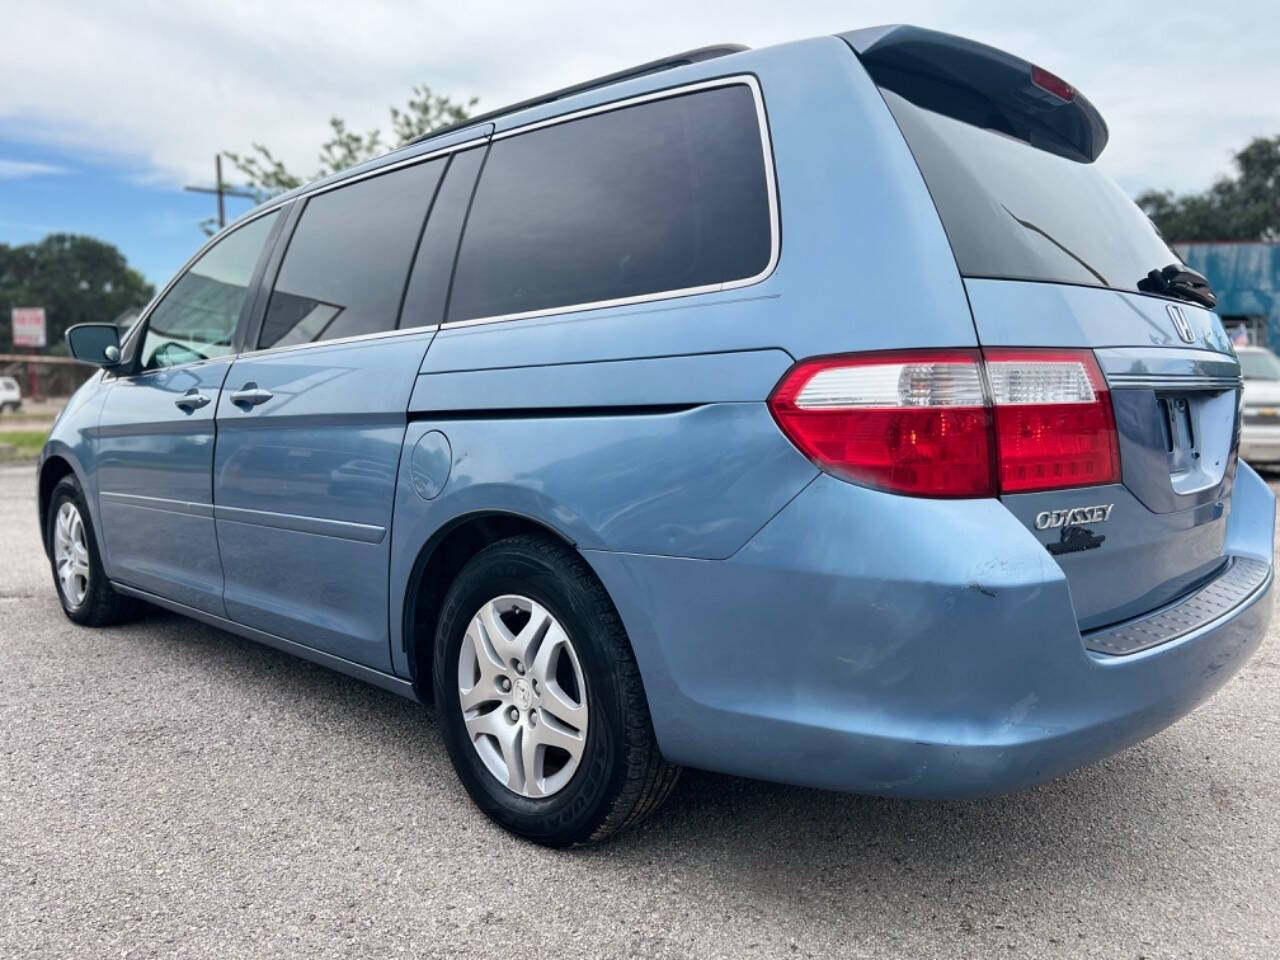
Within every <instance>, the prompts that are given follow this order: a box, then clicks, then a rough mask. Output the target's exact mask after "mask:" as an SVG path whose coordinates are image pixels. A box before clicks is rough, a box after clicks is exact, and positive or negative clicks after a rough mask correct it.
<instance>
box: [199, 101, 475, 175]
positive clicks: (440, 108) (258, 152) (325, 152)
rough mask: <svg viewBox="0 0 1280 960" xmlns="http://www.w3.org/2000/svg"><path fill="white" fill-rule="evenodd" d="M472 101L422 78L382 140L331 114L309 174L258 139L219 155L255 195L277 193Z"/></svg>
mask: <svg viewBox="0 0 1280 960" xmlns="http://www.w3.org/2000/svg"><path fill="white" fill-rule="evenodd" d="M477 102H478V100H477V98H476V97H472V98H471V99H470V100H467V101H465V102H462V101H455V100H452V99H450V98H449V97H446V96H442V95H440V94H436V93H432V91H431V88H430V87H429V86H427V85H426V84H425V83H424V84H420V85H418V86H416V87H414V88H413V92H412V94H411V95H410V97H409V101H408V103H406V104H405V105H404V107H403V108H399V107H391V108H390V114H391V135H390V139H389V141H388V140H384V139H383V135H382V131H381V130H376V129H375V130H370V131H369V132H368V133H357V132H355V131H353V130H349V129H348V128H347V123H346V121H345V120H343V119H341V118H340V117H332V118H331V119H330V120H329V139H328V140H326V141H325V142H324V143H323V144H321V145H320V155H319V158H318V159H319V163H320V167H319V169H318V170H316V171H315V172H314V173H312V174H311V175H310V176H300V175H298V174H296V173H294V172H293V171H291V170H289V169H288V168H287V167H286V166H285V165H284V163H283V162H281V161H280V160H279V158H277V157H276V155H275V154H273V153H272V152H271V150H270V149H268V148H267V147H266V146H264V145H263V144H261V143H255V144H253V145H252V149H251V150H250V151H249V152H248V153H232V152H230V151H225V152H224V153H223V156H225V157H226V158H227V159H228V160H230V161H231V164H232V166H234V167H235V168H236V170H238V171H239V172H240V175H241V177H243V178H244V180H245V182H246V183H245V185H246V186H247V187H248V188H249V189H250V190H252V191H254V192H255V193H257V194H258V198H259V200H266V199H267V198H268V197H271V196H274V195H275V194H277V193H283V192H284V191H285V190H292V189H293V188H294V187H300V186H302V184H304V183H309V182H310V181H312V180H318V179H320V178H321V177H326V176H328V175H329V174H331V173H337V172H338V171H339V170H345V169H347V167H351V166H354V165H355V164H357V163H361V162H362V161H365V160H371V159H372V158H374V157H376V156H378V155H379V154H382V153H385V152H386V151H387V150H388V149H391V148H392V147H396V146H399V145H401V144H403V143H407V142H409V141H410V140H413V139H415V138H416V137H420V136H422V135H423V134H425V133H430V132H431V131H432V130H434V129H436V128H437V127H443V126H446V125H447V124H450V123H458V122H460V121H462V120H466V119H467V118H468V117H470V116H471V109H472V108H473V107H474V106H475V105H476V103H477Z"/></svg>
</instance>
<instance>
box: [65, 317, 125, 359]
mask: <svg viewBox="0 0 1280 960" xmlns="http://www.w3.org/2000/svg"><path fill="white" fill-rule="evenodd" d="M67 347H68V349H70V351H71V356H73V357H75V358H76V359H77V360H83V361H84V362H85V363H93V364H97V365H98V366H100V367H114V366H115V365H116V364H117V363H119V362H120V329H119V327H117V326H116V325H115V324H114V323H77V324H76V325H75V326H74V327H70V328H69V329H68V330H67Z"/></svg>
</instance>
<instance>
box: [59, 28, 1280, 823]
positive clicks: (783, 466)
mask: <svg viewBox="0 0 1280 960" xmlns="http://www.w3.org/2000/svg"><path fill="white" fill-rule="evenodd" d="M1107 137H1108V133H1107V127H1106V124H1105V123H1104V122H1103V119H1102V117H1101V116H1100V115H1099V113H1098V111H1097V110H1096V109H1095V108H1094V106H1093V105H1092V104H1091V103H1090V102H1089V100H1088V99H1087V98H1086V97H1085V96H1084V95H1083V94H1082V93H1081V92H1080V91H1078V90H1076V89H1075V88H1074V87H1073V86H1071V85H1070V84H1068V83H1066V82H1065V81H1063V80H1062V79H1060V78H1059V77H1057V76H1056V75H1054V74H1052V73H1049V72H1048V71H1046V70H1044V69H1042V68H1040V67H1037V66H1033V65H1032V64H1030V63H1027V62H1026V61H1024V60H1021V59H1019V58H1017V57H1014V56H1011V55H1009V54H1007V53H1003V52H1000V51H998V50H994V49H991V48H990V47H986V46H983V45H981V44H977V43H973V42H970V41H968V40H962V39H959V38H956V37H952V36H948V35H944V34H940V33H936V32H932V31H928V30H922V29H918V28H914V27H905V26H898V27H883V28H876V29H872V30H863V31H856V32H853V33H847V34H842V35H839V36H829V37H820V38H817V39H812V40H805V41H802V42H798V43H788V44H784V45H781V46H776V47H771V48H767V49H759V50H748V49H746V48H742V47H715V48H708V49H702V50H697V51H693V52H691V53H687V54H682V55H679V56H676V57H673V58H670V59H667V60H663V61H658V62H655V63H649V64H645V65H643V66H641V67H638V68H635V69H632V70H628V71H624V72H622V73H618V74H614V75H611V76H609V77H605V78H602V79H600V80H596V81H591V82H588V83H583V84H580V85H577V86H575V87H571V88H568V89H565V90H560V91H557V92H555V93H552V94H549V95H546V96H543V97H538V98H535V99H532V100H529V101H525V102H523V103H519V104H516V105H515V106H512V107H509V108H507V109H504V110H499V111H496V112H493V113H490V114H487V115H485V116H480V117H476V118H474V119H471V120H469V121H465V122H463V123H461V124H458V125H456V126H454V127H452V128H448V129H445V130H441V131H437V132H435V133H432V134H430V135H428V136H426V137H424V138H422V139H421V140H419V141H416V142H414V143H411V144H409V145H407V146H405V147H402V148H400V149H398V150H396V151H394V152H392V153H390V154H388V155H386V156H384V157H381V158H379V159H377V160H373V161H370V162H368V163H365V164H363V165H360V166H357V167H355V168H353V169H351V170H349V171H346V172H343V173H340V174H337V175H335V176H332V177H329V178H327V179H324V180H321V181H319V182H317V183H314V184H311V185H309V186H306V187H302V188H300V189H298V190H295V191H293V192H291V193H287V194H285V195H283V196H280V197H277V198H275V199H273V200H271V201H269V202H268V203H266V204H265V205H263V206H261V207H260V208H258V209H257V210H255V211H253V212H252V213H250V214H248V215H246V216H245V217H243V218H241V220H240V221H239V222H237V223H235V224H233V225H231V226H230V227H228V228H227V229H226V230H224V231H223V232H222V233H221V234H219V235H218V236H216V237H214V238H213V239H212V240H211V241H210V242H209V243H208V244H206V245H205V247H204V248H203V249H202V250H200V251H199V252H198V253H197V255H196V256H195V257H194V258H193V259H192V260H191V261H190V262H189V263H188V264H187V265H186V266H185V267H184V268H183V270H182V271H181V272H180V273H179V274H178V276H177V277H176V278H175V279H173V280H172V281H170V283H169V284H168V286H167V287H165V288H164V289H163V290H162V291H161V292H160V294H159V296H158V297H157V298H156V299H155V301H154V302H153V303H152V304H151V305H150V306H149V307H148V308H147V310H146V311H145V313H144V315H143V316H142V318H141V319H140V321H139V322H138V323H137V324H136V326H134V328H133V329H132V330H131V331H130V333H129V334H128V335H126V336H125V337H124V338H123V341H121V340H120V339H119V338H118V335H117V333H116V331H115V328H114V327H111V326H109V325H83V326H80V327H77V328H74V329H73V330H72V331H71V332H70V333H69V343H70V347H71V349H72V351H73V353H74V354H75V356H77V357H79V358H80V359H82V360H88V361H91V362H94V363H97V364H99V365H100V366H101V367H102V370H101V371H100V372H98V373H97V374H96V375H95V376H94V377H93V378H92V379H91V380H90V381H89V382H88V383H87V384H86V385H85V386H84V387H83V388H82V389H81V390H80V391H79V392H78V393H77V394H76V395H75V397H74V398H73V399H72V401H71V402H70V403H69V404H68V406H67V408H66V410H65V412H64V413H63V414H62V416H61V418H60V420H59V422H58V424H57V426H56V428H55V430H54V431H53V434H52V437H51V438H50V440H49V443H48V445H47V446H46V447H45V449H44V453H43V457H42V460H41V464H40V470H39V480H38V483H39V502H40V519H41V523H42V526H43V531H44V535H45V543H46V547H47V550H48V554H49V557H50V561H51V564H52V567H53V572H54V577H55V582H56V584H57V589H58V593H59V596H60V598H61V602H62V605H63V607H64V609H65V610H66V613H67V615H68V616H69V617H70V618H71V619H72V620H73V621H75V622H76V623H80V624H86V625H90V626H99V625H103V624H107V623H114V622H118V621H120V620H122V619H124V618H125V617H127V616H129V615H130V614H131V613H133V611H134V609H135V606H136V604H137V603H138V602H139V601H145V602H147V603H151V604H155V605H158V606H160V607H165V608H167V609H169V610H174V611H178V612H180V613H183V614H186V615H189V616H191V617H193V618H195V619H197V620H201V621H203V622H205V623H208V624H213V625H215V626H218V627H222V628H225V629H227V630H230V631H232V632H235V633H237V634H240V635H242V636H245V637H250V638H253V639H255V640H258V641H260V642H262V643H265V644H269V645H271V646H274V647H277V648H280V649H282V650H286V651H289V652H291V653H295V654H297V655H299V656H301V657H305V658H307V659H309V660H312V661H315V662H318V663H321V664H325V665H327V666H329V667H332V668H334V669H336V670H340V671H343V672H344V673H347V674H350V675H352V676H355V677H360V678H363V679H364V680H367V681H369V682H371V683H374V684H377V685H379V686H381V687H384V688H386V689H388V690H391V691H394V692H396V693H399V694H401V695H403V696H406V697H410V698H415V699H421V700H426V699H428V698H430V699H433V700H434V702H435V705H436V711H437V715H438V717H439V723H440V725H441V728H442V731H443V734H444V739H445V742H446V744H447V748H448V751H449V754H450V756H451V758H452V760H453V763H454V765H455V767H456V769H457V772H458V775H459V777H460V778H461V780H462V783H463V784H464V785H465V787H466V789H467V790H468V792H469V793H470V795H471V796H472V798H473V799H474V800H475V802H476V803H477V804H478V805H479V806H480V807H481V809H483V810H484V811H485V812H486V813H487V814H488V815H489V816H490V817H492V818H493V819H494V820H495V821H497V822H498V823H499V824H501V825H503V826H504V827H506V828H508V829H510V830H512V831H515V832H516V833H518V834H521V835H523V836H526V837H529V838H532V839H534V840H536V841H539V842H541V843H545V844H549V845H556V846H563V845H569V844H574V843H581V842H587V841H592V840H599V839H602V838H605V837H608V836H609V835H611V834H613V833H614V832H616V831H617V830H619V829H620V828H623V827H625V826H627V825H628V824H631V823H634V822H636V821H637V820H639V819H640V818H642V817H644V816H645V815H647V814H649V813H650V812H651V811H652V810H653V809H654V808H655V807H657V806H658V805H659V804H660V803H661V802H662V800H663V799H664V798H665V797H666V796H667V795H668V794H669V793H670V791H671V789H672V787H673V785H674V784H675V782H676V777H677V774H678V771H679V769H680V768H681V767H683V766H690V767H698V768H703V769H708V770H715V771H723V772H726V773H731V774H739V775H744V776H749V777H758V778H765V779H769V780H776V781H783V782H787V783H792V784H803V785H811V786H815V787H826V788H834V789H838V790H847V791H858V792H865V793H872V794H881V795H887V796H916V797H963V796H979V795H990V794H997V793H1001V792H1004V791H1012V790H1018V789H1022V788H1025V787H1028V786H1031V785H1033V784H1037V783H1041V782H1043V781H1045V780H1047V779H1049V778H1052V777H1056V776H1058V775H1060V774H1062V773H1065V772H1066V771H1069V770H1071V769H1073V768H1075V767H1078V766H1080V765H1082V764H1086V763H1090V762H1092V761H1094V760H1097V759H1098V758H1100V757H1104V756H1107V755H1109V754H1112V753H1114V752H1116V751H1118V750H1120V749H1122V748H1124V747H1126V746H1127V745H1129V744H1132V743H1134V742H1135V741H1138V740H1141V739H1142V738H1144V737H1148V736H1150V735H1151V734H1153V733H1155V732H1156V731H1158V730H1160V729H1162V728H1164V727H1165V726H1167V725H1168V724H1169V723H1171V722H1172V721H1173V720H1175V719H1177V718H1178V717H1180V716H1182V715H1183V714H1185V713H1186V712H1187V711H1189V710H1191V709H1192V708H1193V707H1194V706H1196V705H1197V704H1198V703H1200V702H1201V701H1203V700H1204V699H1206V698H1207V697H1209V696H1210V695H1211V694H1212V693H1213V692H1214V691H1215V690H1217V689H1218V688H1219V687H1220V686H1222V684H1224V683H1225V682H1226V681H1227V680H1228V678H1230V677H1231V676H1232V675H1233V674H1234V673H1235V672H1236V671H1237V670H1238V669H1239V668H1240V666H1241V664H1243V663H1244V662H1245V660H1246V659H1247V658H1248V657H1249V656H1250V655H1251V654H1252V653H1253V652H1254V650H1255V649H1256V648H1257V647H1258V644H1259V643H1260V642H1261V639H1262V636H1263V633H1264V630H1265V628H1266V624H1267V621H1268V618H1269V615H1270V610H1271V586H1272V577H1273V574H1272V527H1273V518H1274V506H1273V497H1272V494H1271V492H1270V491H1269V490H1268V489H1267V487H1266V486H1265V484H1263V483H1262V481H1260V480H1259V478H1258V476H1257V475H1256V474H1255V473H1254V472H1253V471H1252V470H1251V469H1249V467H1248V466H1247V465H1245V464H1244V463H1242V462H1240V461H1239V459H1238V457H1237V444H1238V437H1239V430H1240V402H1241V375H1240V366H1239V364H1238V362H1237V360H1236V357H1235V355H1234V354H1233V352H1232V347H1231V344H1230V342H1229V340H1228V339H1227V337H1226V336H1225V334H1224V331H1223V327H1222V324H1221V322H1220V321H1219V318H1218V317H1217V316H1216V315H1215V314H1214V313H1213V312H1212V307H1213V305H1214V300H1213V294H1212V291H1211V290H1210V289H1209V288H1208V286H1207V285H1206V284H1205V282H1204V279H1203V278H1202V277H1200V276H1199V275H1197V274H1195V273H1193V272H1192V271H1190V270H1188V269H1187V268H1186V267H1185V266H1183V265H1182V264H1181V263H1180V262H1179V261H1178V258H1177V256H1176V255H1175V254H1174V253H1173V252H1172V251H1171V250H1170V249H1169V247H1168V246H1167V245H1166V244H1165V243H1164V241H1163V240H1162V239H1161V237H1160V235H1159V233H1158V232H1157V231H1156V230H1155V229H1154V228H1153V226H1152V224H1151V222H1150V221H1149V220H1148V219H1147V218H1146V217H1145V216H1143V214H1142V213H1141V212H1140V211H1139V210H1138V208H1137V207H1136V206H1135V205H1134V204H1133V203H1132V202H1131V201H1130V200H1129V199H1128V197H1126V196H1125V194H1124V193H1123V192H1122V191H1121V190H1119V189H1118V188H1117V187H1116V186H1115V185H1114V184H1112V182H1111V181H1110V180H1108V179H1107V177H1106V176H1104V175H1103V174H1102V173H1101V172H1099V170H1098V167H1097V159H1098V156H1099V154H1101V152H1102V151H1103V148H1104V147H1105V146H1106V143H1107Z"/></svg>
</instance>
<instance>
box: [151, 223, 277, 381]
mask: <svg viewBox="0 0 1280 960" xmlns="http://www.w3.org/2000/svg"><path fill="white" fill-rule="evenodd" d="M277 216H279V214H278V213H268V214H266V215H265V216H261V217H259V218H258V219H257V220H253V221H251V222H249V223H246V224H245V225H244V226H243V227H241V228H240V229H238V230H236V231H234V232H232V233H229V234H227V236H225V237H223V238H222V239H221V240H219V241H218V242H217V243H216V244H214V245H213V246H212V247H210V248H209V249H208V250H207V251H205V253H204V255H203V256H201V257H200V259H199V260H197V261H196V262H195V263H193V264H192V265H191V267H190V269H188V270H187V272H186V273H184V274H183V275H182V276H181V277H180V278H179V279H178V282H177V283H175V284H174V285H173V287H172V288H171V289H170V290H169V292H168V293H166V294H165V296H164V299H163V300H161V301H160V302H159V303H158V304H156V308H155V309H154V310H152V311H151V319H150V320H149V321H148V323H147V330H146V336H145V337H144V338H143V341H142V354H141V369H143V370H155V369H157V368H158V367H172V366H176V365H178V364H180V363H192V362H193V361H196V360H208V359H211V358H213V357H225V356H226V355H227V354H229V353H230V352H231V337H232V335H233V334H234V333H235V331H236V324H237V323H238V322H239V320H240V311H241V310H242V309H243V307H244V300H245V295H246V294H247V293H248V292H249V283H250V281H251V280H252V279H253V270H254V268H255V267H256V266H257V265H258V257H259V256H260V255H261V253H262V247H263V245H264V244H265V243H266V241H267V237H268V236H269V235H270V233H271V227H272V226H273V225H274V224H275V220H276V217H277Z"/></svg>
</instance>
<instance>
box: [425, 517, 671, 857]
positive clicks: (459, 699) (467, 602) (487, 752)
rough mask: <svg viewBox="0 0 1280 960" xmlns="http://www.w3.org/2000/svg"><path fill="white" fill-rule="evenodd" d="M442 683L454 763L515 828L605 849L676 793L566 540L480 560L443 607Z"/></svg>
mask: <svg viewBox="0 0 1280 960" xmlns="http://www.w3.org/2000/svg"><path fill="white" fill-rule="evenodd" d="M433 674H434V688H435V697H436V703H437V705H438V707H439V709H440V718H441V722H442V725H443V727H444V734H445V743H446V745H447V746H448V748H449V755H450V757H451V758H452V759H453V764H454V767H455V769H457V771H458V775H459V776H460V777H461V778H462V782H463V784H464V785H465V786H466V788H467V791H468V792H469V793H470V794H471V796H472V798H473V799H474V800H475V801H476V803H477V804H478V805H479V806H480V808H481V809H482V810H484V812H485V813H487V814H488V815H489V816H490V817H492V818H493V819H494V820H496V821H497V822H498V823H499V824H501V825H502V826H504V827H506V828H507V829H508V830H512V831H514V832H516V833H518V834H521V835H522V836H526V837H529V838H530V839H533V840H537V841H538V842H539V843H545V844H549V845H552V846H567V845H569V844H574V843H584V842H587V841H590V840H600V839H603V838H605V837H607V836H610V835H611V834H613V833H614V832H616V831H617V830H619V829H621V828H622V827H624V826H626V825H628V824H630V823H634V822H635V821H637V820H639V819H641V818H642V817H644V816H645V815H647V814H648V813H649V812H650V811H651V810H653V809H654V808H655V807H657V806H658V804H659V803H661V802H662V800H663V799H665V797H666V796H667V794H668V793H669V792H670V791H671V788H672V786H674V784H675V781H676V777H677V775H678V773H679V769H678V768H677V767H673V766H671V765H670V764H668V763H667V762H666V761H665V760H663V758H662V755H661V754H660V753H659V752H658V746H657V740H656V737H655V736H654V732H653V723H652V721H651V719H650V717H649V709H648V704H647V702H646V701H645V696H644V687H643V684H642V683H641V681H640V671H639V668H638V667H637V666H636V661H635V655H634V654H633V653H632V650H631V644H630V642H629V641H628V639H627V635H626V632H625V631H624V630H623V628H622V621H621V619H620V618H619V617H618V611H617V610H616V609H615V608H614V606H613V602H612V601H611V600H610V599H609V595H608V594H607V593H606V592H605V590H604V587H603V586H602V585H601V583H600V581H599V580H598V579H597V578H596V576H595V574H594V573H592V571H591V569H590V568H589V567H588V566H587V565H586V563H585V562H584V561H583V559H582V557H581V556H580V555H579V554H578V553H577V552H576V551H575V550H573V549H572V548H571V547H569V546H567V545H566V544H563V543H561V542H559V541H556V540H553V539H551V538H549V537H541V536H535V535H526V536H517V537H511V538H509V539H506V540H499V541H498V542H496V543H494V544H491V545H490V546H488V547H485V548H484V549H483V550H481V551H480V552H479V553H477V554H476V555H475V556H474V557H472V558H471V560H470V561H469V562H468V563H467V564H466V565H465V566H464V567H463V568H462V570H461V571H459V573H458V575H457V576H456V577H455V578H454V580H453V582H452V584H451V585H450V587H449V589H448V591H447V593H446V594H445V597H444V602H443V604H442V605H441V611H440V618H439V625H438V627H437V629H436V642H435V651H434V664H433Z"/></svg>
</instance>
